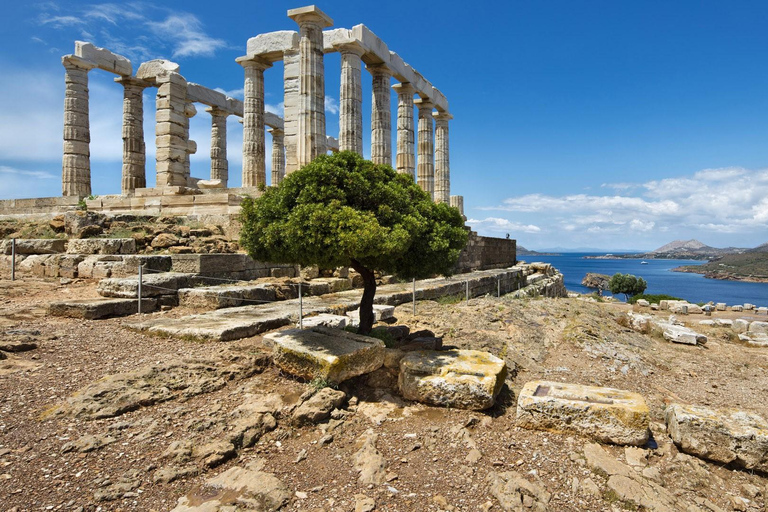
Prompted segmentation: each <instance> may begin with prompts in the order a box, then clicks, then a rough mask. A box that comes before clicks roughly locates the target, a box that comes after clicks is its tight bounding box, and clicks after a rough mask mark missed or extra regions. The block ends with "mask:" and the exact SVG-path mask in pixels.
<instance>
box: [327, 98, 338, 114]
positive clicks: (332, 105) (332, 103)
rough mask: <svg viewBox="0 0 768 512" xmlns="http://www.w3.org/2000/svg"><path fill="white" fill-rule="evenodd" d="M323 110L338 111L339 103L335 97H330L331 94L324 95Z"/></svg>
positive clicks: (334, 112) (332, 112)
mask: <svg viewBox="0 0 768 512" xmlns="http://www.w3.org/2000/svg"><path fill="white" fill-rule="evenodd" d="M325 111H326V112H330V113H331V114H338V113H339V103H338V102H337V101H336V99H334V98H332V97H331V96H326V97H325Z"/></svg>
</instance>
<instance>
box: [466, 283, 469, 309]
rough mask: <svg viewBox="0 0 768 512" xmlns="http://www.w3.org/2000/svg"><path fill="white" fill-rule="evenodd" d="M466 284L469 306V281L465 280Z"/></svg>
mask: <svg viewBox="0 0 768 512" xmlns="http://www.w3.org/2000/svg"><path fill="white" fill-rule="evenodd" d="M466 283H467V305H469V280H467V281H466Z"/></svg>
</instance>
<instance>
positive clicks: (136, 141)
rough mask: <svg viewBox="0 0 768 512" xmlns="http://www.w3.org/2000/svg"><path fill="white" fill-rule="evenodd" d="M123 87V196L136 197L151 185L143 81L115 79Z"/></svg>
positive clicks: (144, 84) (144, 85)
mask: <svg viewBox="0 0 768 512" xmlns="http://www.w3.org/2000/svg"><path fill="white" fill-rule="evenodd" d="M115 82H117V83H119V84H122V86H123V175H122V187H121V190H122V193H123V194H132V193H133V191H134V190H136V189H137V188H145V187H146V186H147V174H146V173H147V171H146V163H147V153H146V146H145V144H144V98H143V94H144V89H145V88H146V87H147V86H148V84H147V83H146V82H144V81H143V80H136V79H134V78H129V77H120V78H115Z"/></svg>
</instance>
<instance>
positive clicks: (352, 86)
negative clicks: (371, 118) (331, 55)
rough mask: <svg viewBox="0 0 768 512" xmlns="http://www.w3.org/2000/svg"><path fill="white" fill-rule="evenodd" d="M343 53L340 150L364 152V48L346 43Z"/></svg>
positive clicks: (340, 95)
mask: <svg viewBox="0 0 768 512" xmlns="http://www.w3.org/2000/svg"><path fill="white" fill-rule="evenodd" d="M339 52H340V53H341V91H340V94H339V150H340V151H354V152H355V153H357V154H358V155H362V154H363V86H362V76H361V75H362V61H361V59H360V57H362V56H363V53H364V50H363V48H362V47H361V46H359V45H351V44H350V45H344V46H341V47H340V48H339Z"/></svg>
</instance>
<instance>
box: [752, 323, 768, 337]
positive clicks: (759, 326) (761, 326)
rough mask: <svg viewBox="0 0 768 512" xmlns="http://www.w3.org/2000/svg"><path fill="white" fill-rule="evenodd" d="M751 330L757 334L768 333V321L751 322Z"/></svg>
mask: <svg viewBox="0 0 768 512" xmlns="http://www.w3.org/2000/svg"><path fill="white" fill-rule="evenodd" d="M749 332H750V333H755V334H768V322H752V323H751V324H749Z"/></svg>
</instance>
